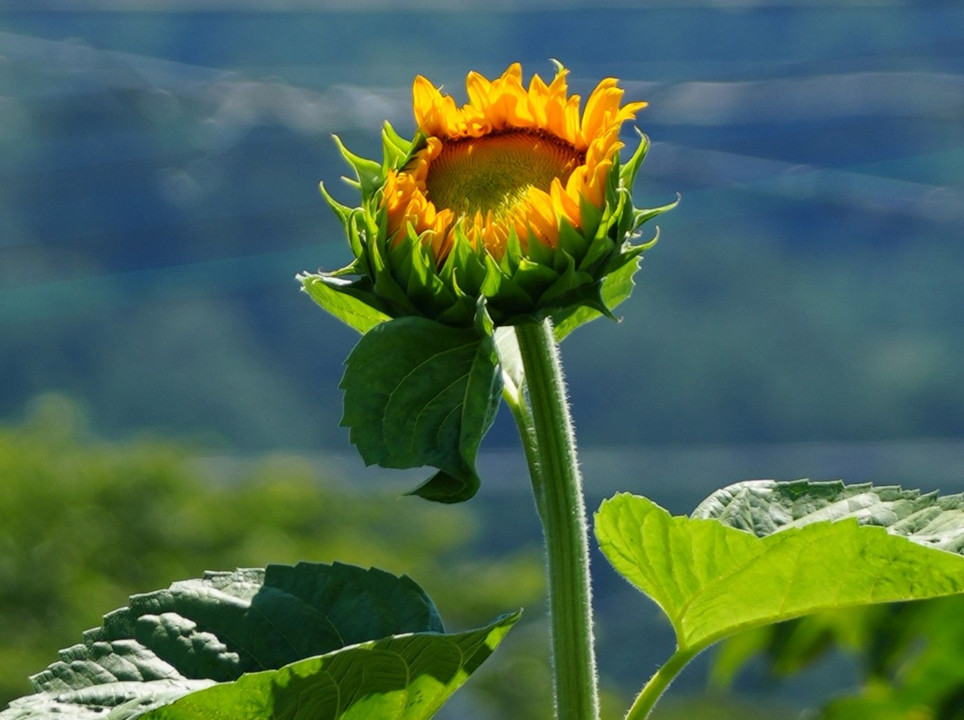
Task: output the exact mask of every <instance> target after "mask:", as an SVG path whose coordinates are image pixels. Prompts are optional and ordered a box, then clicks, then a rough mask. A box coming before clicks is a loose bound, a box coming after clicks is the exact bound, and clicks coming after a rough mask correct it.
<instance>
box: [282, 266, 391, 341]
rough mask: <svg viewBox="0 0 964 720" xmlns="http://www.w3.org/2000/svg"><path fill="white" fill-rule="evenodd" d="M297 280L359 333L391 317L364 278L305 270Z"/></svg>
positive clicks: (305, 289)
mask: <svg viewBox="0 0 964 720" xmlns="http://www.w3.org/2000/svg"><path fill="white" fill-rule="evenodd" d="M298 280H300V281H301V286H302V288H303V289H304V291H305V292H306V293H308V295H310V296H311V299H312V300H314V301H315V302H316V303H318V304H319V305H320V306H321V307H322V308H324V309H325V310H327V311H328V312H329V313H330V314H331V315H334V316H335V317H336V318H338V319H339V320H341V321H342V322H343V323H345V324H346V325H348V326H349V327H351V328H354V329H355V330H357V331H358V332H360V333H366V332H368V331H369V330H371V329H372V328H373V327H375V326H376V325H378V324H379V323H383V322H385V321H386V320H389V319H391V318H390V316H389V315H388V314H387V313H386V312H384V311H383V309H382V308H381V306H382V305H383V303H382V302H381V300H380V299H379V298H378V297H377V296H376V295H375V294H374V293H373V292H371V290H368V289H366V288H365V287H364V282H363V281H358V280H356V281H351V280H347V279H345V278H342V277H338V276H334V275H328V274H325V273H318V274H314V273H303V274H301V275H299V276H298Z"/></svg>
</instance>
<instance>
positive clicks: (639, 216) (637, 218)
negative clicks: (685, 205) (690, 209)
mask: <svg viewBox="0 0 964 720" xmlns="http://www.w3.org/2000/svg"><path fill="white" fill-rule="evenodd" d="M680 200H682V196H681V195H680V194H679V193H676V199H675V200H674V201H673V202H671V203H667V204H666V205H660V206H659V207H655V208H642V209H639V210H634V211H633V226H632V228H631V231H632V232H636V231H637V230H638V229H639V227H640V225H642V224H643V223H644V222H646V221H647V220H650V219H652V218H654V217H656V216H657V215H662V214H663V213H664V212H668V211H670V210H672V209H674V208H675V207H676V206H677V205H679V203H680ZM654 242H655V241H654ZM650 244H652V243H650ZM647 247H648V246H647Z"/></svg>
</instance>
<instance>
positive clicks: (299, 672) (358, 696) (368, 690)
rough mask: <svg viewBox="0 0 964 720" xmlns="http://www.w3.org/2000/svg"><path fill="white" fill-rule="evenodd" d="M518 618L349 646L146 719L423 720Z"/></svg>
mask: <svg viewBox="0 0 964 720" xmlns="http://www.w3.org/2000/svg"><path fill="white" fill-rule="evenodd" d="M517 619H518V614H517V613H516V614H513V615H507V616H504V617H502V618H499V619H498V620H496V621H495V622H493V623H492V624H491V625H489V626H488V627H485V628H481V629H479V630H472V631H469V632H464V633H459V634H455V635H438V634H428V633H421V634H414V635H405V636H400V637H391V638H385V639H383V640H377V641H374V642H367V643H362V644H360V645H354V646H352V647H347V648H344V649H342V650H338V651H335V652H333V653H329V654H328V655H325V656H323V657H319V658H310V659H307V660H302V661H299V662H296V663H293V664H291V665H288V666H286V667H283V668H281V669H280V670H272V671H267V672H261V673H254V674H251V675H245V676H244V677H242V678H241V679H240V680H238V681H237V682H234V683H227V684H223V685H217V686H215V687H212V688H209V689H207V690H203V691H200V692H196V693H193V694H191V695H187V696H186V697H184V698H182V699H181V700H178V701H177V702H175V703H173V704H171V705H168V706H165V707H162V708H159V709H157V710H155V711H153V712H151V713H149V714H148V715H147V716H146V717H145V718H144V720H218V719H223V720H229V719H230V720H236V719H238V718H245V719H250V720H262V719H263V720H271V719H273V718H290V719H291V720H321V719H324V720H363V719H369V720H375V719H377V720H422V719H424V718H430V717H431V716H432V715H434V714H435V712H436V711H437V710H438V709H439V708H440V707H441V706H442V704H443V703H444V702H445V700H446V699H448V697H449V696H450V695H451V694H452V693H453V692H455V690H457V689H458V688H459V687H460V686H461V685H462V684H463V683H464V682H465V681H466V679H468V677H469V675H471V674H472V672H473V671H474V670H475V669H476V668H477V667H478V666H479V665H481V664H482V662H483V661H484V660H485V659H486V658H488V657H489V655H491V654H492V652H493V651H494V650H495V648H496V647H497V646H498V645H499V643H500V642H501V640H502V638H503V637H504V636H505V634H506V633H507V632H508V631H509V629H510V628H511V627H512V625H513V624H514V623H515V621H516V620H517Z"/></svg>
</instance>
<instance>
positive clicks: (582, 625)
mask: <svg viewBox="0 0 964 720" xmlns="http://www.w3.org/2000/svg"><path fill="white" fill-rule="evenodd" d="M516 337H517V339H518V341H519V350H520V353H521V355H522V363H523V367H524V368H525V378H526V387H527V388H528V395H529V408H530V409H531V413H528V412H525V411H524V409H521V408H516V409H515V410H513V414H514V415H515V417H516V421H517V422H518V423H519V431H520V433H521V434H522V438H523V446H524V447H525V450H526V459H527V461H528V463H529V468H530V472H531V473H532V486H533V492H534V494H535V499H536V506H537V508H538V509H539V514H540V517H541V518H542V527H543V534H544V536H545V542H546V559H547V565H548V576H549V612H550V623H551V629H552V656H553V672H554V678H553V680H554V689H555V703H556V717H557V718H558V719H559V720H597V719H598V717H599V692H598V689H597V679H596V659H595V652H594V650H593V636H592V604H591V596H590V590H589V542H588V537H587V536H588V524H587V522H586V508H585V503H584V502H583V496H582V479H581V477H580V475H579V466H578V461H577V457H576V442H575V436H574V435H573V431H572V421H571V419H570V415H569V405H568V402H567V400H566V386H565V382H564V380H563V377H562V366H561V364H560V362H559V353H558V348H557V347H556V342H555V338H554V337H553V334H552V324H551V323H550V322H549V321H548V320H546V321H544V322H543V323H541V324H532V323H530V324H525V325H519V326H517V327H516ZM510 405H511V404H510ZM533 469H535V472H533Z"/></svg>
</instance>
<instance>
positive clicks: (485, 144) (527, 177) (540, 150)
mask: <svg viewBox="0 0 964 720" xmlns="http://www.w3.org/2000/svg"><path fill="white" fill-rule="evenodd" d="M584 162H585V156H584V154H583V153H581V152H579V151H578V150H576V149H575V148H574V147H573V146H572V145H570V144H569V143H567V142H566V141H564V140H560V139H559V138H557V137H555V136H552V135H549V134H548V133H543V132H539V131H537V130H507V131H503V132H497V133H492V134H489V135H484V136H482V137H478V138H473V137H470V138H459V139H457V140H446V141H445V142H444V144H443V145H442V151H441V153H439V155H438V157H436V158H435V159H434V160H433V161H432V164H431V167H429V170H428V175H427V177H426V179H425V186H426V190H427V197H428V199H429V200H431V201H432V203H433V204H434V205H435V207H436V208H438V209H440V210H441V209H444V208H449V209H451V210H452V211H453V212H454V213H455V215H456V217H461V216H463V215H464V216H468V217H475V214H476V213H477V212H479V213H481V214H482V216H483V217H484V216H486V215H487V214H488V213H489V211H491V212H492V214H493V216H494V217H495V218H502V217H505V216H506V214H507V212H508V211H509V210H510V209H511V208H512V207H513V206H514V205H515V204H516V203H517V202H518V201H520V200H521V199H522V198H524V197H525V195H526V193H527V192H528V191H529V189H530V188H533V187H534V188H538V189H540V190H544V191H546V192H548V191H549V187H550V186H551V185H552V181H553V180H554V179H555V178H559V179H560V180H561V181H562V182H563V183H565V182H566V180H567V179H568V178H569V175H571V174H572V171H573V170H575V169H576V168H577V167H578V166H579V165H582V164H583V163H584Z"/></svg>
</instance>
